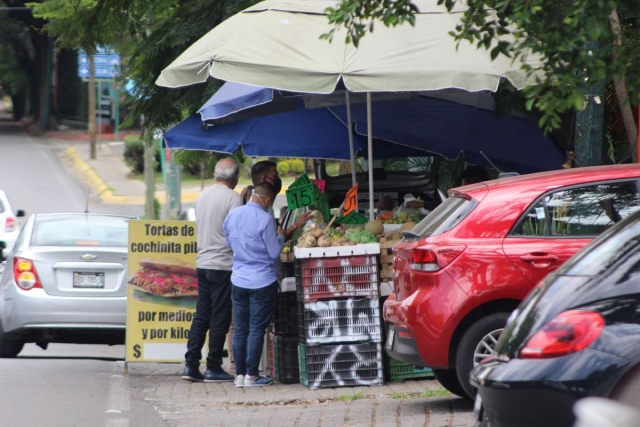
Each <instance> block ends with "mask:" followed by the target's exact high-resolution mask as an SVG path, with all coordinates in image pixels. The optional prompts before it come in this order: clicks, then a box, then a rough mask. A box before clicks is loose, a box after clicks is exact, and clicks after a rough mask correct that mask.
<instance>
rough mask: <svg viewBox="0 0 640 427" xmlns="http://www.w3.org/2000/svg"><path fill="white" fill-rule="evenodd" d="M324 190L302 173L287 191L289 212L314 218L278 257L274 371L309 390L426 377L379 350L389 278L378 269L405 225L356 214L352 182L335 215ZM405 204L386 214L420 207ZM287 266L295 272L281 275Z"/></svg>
mask: <svg viewBox="0 0 640 427" xmlns="http://www.w3.org/2000/svg"><path fill="white" fill-rule="evenodd" d="M321 187H322V185H320V187H318V186H317V185H316V183H315V182H312V181H311V180H309V179H308V177H306V176H305V175H303V176H302V177H301V178H300V179H298V180H297V181H296V182H295V183H294V184H293V185H291V186H290V187H289V190H288V191H287V201H288V202H289V208H290V209H291V211H292V213H295V212H296V211H300V210H308V209H312V210H313V211H314V216H313V218H312V220H310V221H309V222H308V223H307V225H306V226H305V227H304V229H303V230H301V232H300V233H297V235H296V236H295V237H294V240H293V241H292V242H290V246H288V247H287V248H286V249H285V250H284V251H283V253H282V256H281V261H282V266H283V267H282V268H281V274H282V275H283V277H282V278H281V285H280V294H279V298H278V310H277V313H276V316H275V319H274V323H273V328H272V333H271V334H270V337H269V347H270V351H269V355H270V363H269V366H271V367H272V375H273V376H274V377H275V378H276V379H277V380H278V381H280V382H284V383H293V382H300V383H302V384H304V385H306V386H307V387H309V388H311V389H318V388H325V387H340V386H357V385H381V384H383V383H384V381H385V379H387V380H392V381H401V380H404V379H408V378H425V377H428V376H430V375H431V371H430V370H428V369H426V370H425V369H422V368H417V367H415V366H410V365H406V364H404V363H402V362H398V361H390V360H389V359H388V358H387V356H386V355H385V353H384V351H383V350H384V349H383V345H384V342H385V341H384V325H383V323H382V317H381V315H382V312H381V309H382V302H383V301H384V298H385V297H386V296H388V295H389V293H390V291H391V286H389V283H388V281H389V280H390V278H389V277H387V276H384V275H383V276H382V277H383V280H385V282H381V274H385V272H386V271H387V270H386V269H387V267H388V266H387V263H388V259H389V253H390V248H391V247H392V245H393V244H395V243H396V242H397V241H398V240H399V239H400V238H401V233H400V231H398V230H399V229H400V228H402V227H403V226H402V225H400V224H388V225H387V227H389V228H395V231H387V233H385V230H384V228H385V225H383V224H382V221H380V220H377V219H376V220H373V221H368V220H367V218H366V217H365V216H363V215H360V214H359V213H358V212H357V200H355V199H352V198H351V197H352V196H351V194H350V193H353V194H355V192H356V191H357V188H356V187H354V188H352V190H353V191H350V192H348V193H347V194H346V195H345V202H344V203H343V204H342V206H341V207H340V208H339V209H338V210H334V211H333V212H332V211H331V210H330V209H329V207H328V203H327V201H326V198H324V195H323V193H322V191H321V190H320V188H321ZM408 202H411V201H408ZM406 204H407V203H405V206H402V207H400V208H395V209H392V210H391V211H389V212H395V213H396V215H397V216H396V217H397V218H404V213H406V212H407V209H412V210H413V211H415V212H418V213H419V212H420V208H419V206H418V205H419V203H416V202H415V201H413V204H411V203H409V205H411V206H412V207H410V208H408V207H407V206H406ZM400 212H402V214H399V213H400ZM414 214H415V213H414ZM407 217H408V216H407ZM387 221H390V219H387ZM409 226H411V225H409ZM289 266H293V268H291V267H289ZM291 271H293V277H286V276H288V275H290V274H291ZM338 360H339V362H338ZM294 367H295V368H294ZM296 368H297V369H296Z"/></svg>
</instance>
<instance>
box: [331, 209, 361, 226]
mask: <svg viewBox="0 0 640 427" xmlns="http://www.w3.org/2000/svg"><path fill="white" fill-rule="evenodd" d="M336 222H337V223H338V224H347V225H361V224H366V223H367V222H369V218H368V217H366V216H364V215H360V214H359V213H358V212H351V213H350V214H349V215H345V216H341V217H340V218H338V219H336Z"/></svg>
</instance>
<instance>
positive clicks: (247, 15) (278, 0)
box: [156, 0, 538, 211]
mask: <svg viewBox="0 0 640 427" xmlns="http://www.w3.org/2000/svg"><path fill="white" fill-rule="evenodd" d="M336 3H337V1H336V0H267V1H263V2H261V3H258V4H257V5H255V6H252V7H250V8H248V9H246V10H244V11H243V12H240V13H238V14H236V15H234V16H232V17H231V18H229V19H227V20H226V21H224V22H223V23H221V24H220V25H218V26H217V27H215V28H214V29H213V30H211V31H210V32H209V33H207V34H206V35H205V36H203V37H202V38H201V39H200V40H198V41H197V42H196V43H194V44H193V45H192V46H191V47H189V48H188V49H187V50H186V51H185V52H184V53H183V54H182V55H180V56H179V57H178V58H177V59H176V60H175V61H174V62H173V63H171V65H169V66H168V67H167V68H165V69H164V70H163V71H162V74H161V75H160V77H159V78H158V80H157V81H156V83H157V84H158V85H160V86H165V87H171V88H177V87H182V86H188V85H192V84H197V83H203V82H205V81H206V80H207V79H208V78H209V77H210V76H211V77H214V78H216V79H220V80H225V81H233V82H238V83H244V84H249V85H255V86H262V87H269V88H274V89H280V90H286V91H292V92H305V93H331V92H333V91H334V90H335V89H336V86H337V85H338V83H339V82H340V81H342V82H343V83H344V86H346V88H347V89H348V90H349V91H351V92H366V93H367V94H370V93H371V92H409V91H430V90H439V89H448V88H455V89H462V90H465V91H470V92H475V91H481V90H491V91H495V90H497V88H498V85H499V84H500V82H501V81H502V80H504V79H506V80H508V81H510V82H511V83H512V84H513V85H514V86H515V87H516V88H522V87H524V86H526V85H527V84H530V83H533V82H532V81H527V77H526V73H525V72H524V71H522V70H521V65H522V62H521V61H512V60H511V59H509V58H506V57H504V56H499V57H498V58H497V59H496V60H494V61H492V60H491V55H490V52H489V51H486V50H484V49H478V48H476V47H475V46H474V45H472V44H470V43H467V42H462V43H460V45H459V47H458V48H457V49H456V43H457V42H456V41H455V40H454V39H453V37H451V35H450V34H449V32H450V31H452V30H454V29H455V26H456V24H458V23H459V22H460V18H461V16H462V13H463V11H464V6H463V5H460V6H457V8H456V9H454V10H453V11H452V12H451V13H448V12H447V10H446V9H445V7H444V6H440V5H438V4H437V0H414V3H415V4H416V5H417V6H418V9H419V13H418V14H417V15H416V24H415V27H412V26H410V25H408V24H407V25H400V26H398V27H395V28H387V27H385V26H384V25H382V24H381V23H379V24H378V25H377V26H376V27H375V31H374V32H373V33H370V34H367V35H366V37H364V38H363V39H362V40H361V41H360V45H359V47H358V48H356V47H355V46H353V44H347V43H345V32H344V31H343V30H339V31H336V34H335V35H334V39H333V42H332V43H329V42H327V41H326V40H320V38H319V37H320V35H321V34H324V33H327V32H329V31H330V30H331V29H332V28H333V27H332V25H331V24H329V22H328V19H327V16H326V14H325V13H324V10H325V9H326V8H327V7H330V6H333V5H335V4H336ZM525 60H526V61H527V63H528V64H529V65H531V66H532V67H534V68H535V67H536V66H537V65H538V59H537V58H536V57H534V56H532V55H528V56H526V57H525ZM367 98H370V96H367ZM369 104H370V102H369ZM369 124H370V123H369ZM369 138H370V141H371V135H369ZM370 148H371V147H370ZM369 153H371V149H370V150H369ZM370 156H371V154H370ZM371 160H372V159H369V165H371V164H372V162H371ZM369 170H370V171H371V170H372V168H371V167H369ZM370 175H371V176H370V182H369V192H370V194H369V198H370V208H371V209H370V210H371V211H373V209H372V207H373V185H372V182H371V181H372V178H373V176H372V174H370Z"/></svg>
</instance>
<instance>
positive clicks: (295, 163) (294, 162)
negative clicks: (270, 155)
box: [286, 159, 304, 174]
mask: <svg viewBox="0 0 640 427" xmlns="http://www.w3.org/2000/svg"><path fill="white" fill-rule="evenodd" d="M286 162H287V164H288V165H289V172H291V173H295V174H301V173H304V162H303V161H302V159H288V160H286Z"/></svg>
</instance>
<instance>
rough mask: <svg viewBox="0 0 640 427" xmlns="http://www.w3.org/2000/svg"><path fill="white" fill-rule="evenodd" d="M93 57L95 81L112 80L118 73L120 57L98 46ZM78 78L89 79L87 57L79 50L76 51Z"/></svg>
mask: <svg viewBox="0 0 640 427" xmlns="http://www.w3.org/2000/svg"><path fill="white" fill-rule="evenodd" d="M96 52H97V54H96V55H94V56H93V62H94V67H95V74H96V78H97V79H113V78H115V77H116V76H117V75H118V74H119V73H120V62H121V59H120V55H118V54H117V53H114V52H112V51H110V50H108V49H105V48H102V47H100V46H98V47H97V48H96ZM78 77H83V78H88V77H89V56H88V55H87V53H86V52H85V51H84V50H82V49H80V50H79V51H78Z"/></svg>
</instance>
